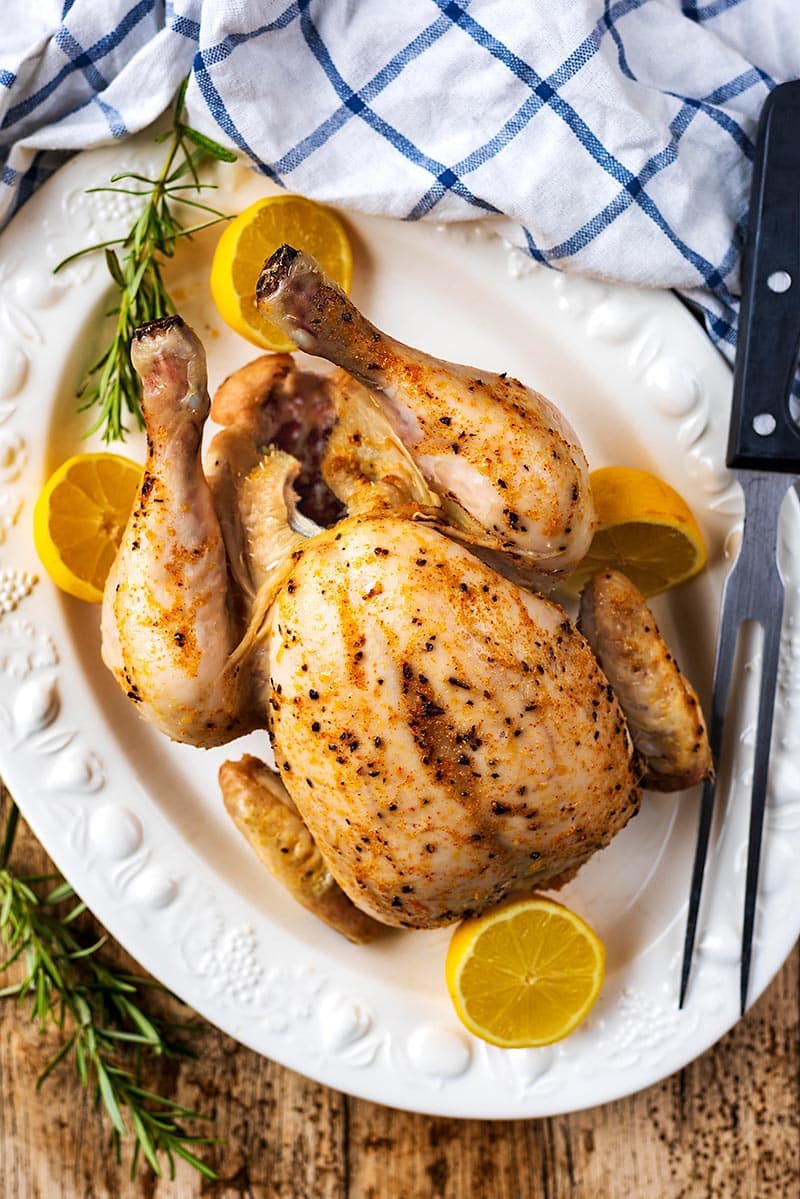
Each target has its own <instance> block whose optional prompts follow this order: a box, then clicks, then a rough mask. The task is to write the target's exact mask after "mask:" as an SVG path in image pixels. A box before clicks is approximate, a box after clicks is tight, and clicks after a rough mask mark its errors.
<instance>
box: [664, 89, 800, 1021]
mask: <svg viewBox="0 0 800 1199" xmlns="http://www.w3.org/2000/svg"><path fill="white" fill-rule="evenodd" d="M743 268H744V274H743V280H742V310H741V319H740V326H739V338H738V345H737V353H736V366H735V371H734V381H733V411H732V414H731V423H730V434H729V438H728V453H727V463H728V466H729V467H731V468H732V469H733V470H734V471H735V473H736V477H737V479H738V480H739V482H740V483H741V485H742V489H743V491H744V496H745V517H744V532H743V534H742V544H741V549H740V550H739V555H738V557H737V559H736V562H735V564H734V567H733V569H732V570H731V572H730V574H729V576H728V578H727V580H726V583H725V588H724V591H723V595H722V615H721V620H720V629H719V637H718V641H717V655H716V663H715V666H714V692H713V698H712V701H711V719H710V721H709V738H710V741H711V751H712V753H713V755H714V761H715V762H717V763H718V762H719V756H720V751H721V748H722V733H723V726H724V722H725V711H726V708H727V704H728V696H729V692H730V683H731V672H732V668H733V659H734V653H735V651H736V641H737V636H738V633H739V627H740V625H741V624H742V622H743V621H746V620H751V621H757V622H758V623H759V624H760V625H761V627H762V630H763V652H762V664H761V681H760V692H759V703H758V724H757V727H756V743H755V760H754V765H753V785H752V793H751V799H750V836H749V842H748V850H747V877H746V881H745V901H744V924H743V929H742V957H741V974H740V1002H741V1011H742V1013H744V1011H745V1008H746V1007H747V987H748V981H749V978H750V962H751V956H752V948H753V926H754V923H755V912H756V895H757V891H758V868H759V859H760V857H761V837H762V831H763V826H764V805H765V802H766V793H767V771H768V767H769V750H770V738H771V734H772V715H773V708H774V703H775V684H776V676H777V671H778V656H779V651H780V636H781V618H782V615H783V582H782V580H781V577H780V574H779V572H778V565H777V562H776V544H777V530H778V514H779V512H780V508H781V504H782V503H783V500H784V498H785V497H786V494H787V492H788V490H789V488H790V487H791V486H792V485H793V484H795V483H796V482H797V479H798V475H800V427H798V424H797V423H796V422H795V420H794V419H793V413H792V409H791V389H792V384H793V381H794V377H795V369H796V367H797V358H798V344H799V343H800V81H797V82H791V83H784V84H781V85H780V86H779V87H776V88H775V89H774V90H773V91H772V92H771V93H770V95H769V97H768V99H767V102H766V104H765V105H764V109H763V112H762V114H761V123H760V126H759V131H758V141H757V147H756V160H755V166H754V171H753V185H752V192H751V196H750V221H749V228H748V238H747V246H746V249H745V255H744V264H743ZM714 799H715V781H714V780H713V779H710V780H706V782H705V783H704V784H703V792H702V796H701V801H700V823H699V829H698V834H697V849H696V851H695V859H694V867H693V870H692V884H691V893H690V898H689V916H688V921H687V926H686V941H685V944H684V951H683V966H682V969H681V988H680V1000H679V1005H680V1006H681V1007H683V1003H684V999H685V998H686V990H687V986H688V983H689V971H690V969H691V963H692V954H693V951H694V942H695V934H696V932H697V915H698V911H699V908H700V895H701V892H702V888H703V873H704V869H705V862H706V855H707V853H708V841H709V834H710V832H711V821H712V817H713V814H714Z"/></svg>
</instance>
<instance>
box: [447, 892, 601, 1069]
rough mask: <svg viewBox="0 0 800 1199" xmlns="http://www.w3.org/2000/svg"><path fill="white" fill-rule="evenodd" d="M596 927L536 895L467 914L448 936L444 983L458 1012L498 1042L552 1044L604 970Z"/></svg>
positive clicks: (583, 1007) (576, 1016)
mask: <svg viewBox="0 0 800 1199" xmlns="http://www.w3.org/2000/svg"><path fill="white" fill-rule="evenodd" d="M605 958H606V955H605V949H604V947H603V943H602V941H601V940H600V938H599V937H598V936H597V934H596V933H595V932H594V931H593V930H592V929H591V928H590V927H589V925H588V924H586V922H585V921H584V920H581V918H580V916H576V914H575V913H574V912H571V911H570V910H569V908H565V907H564V906H563V904H560V903H556V902H555V901H554V900H552V899H546V898H545V897H544V896H541V895H531V896H529V897H527V898H524V899H516V900H511V901H509V902H507V903H505V904H502V905H501V906H500V907H497V908H494V909H493V910H492V911H491V912H487V913H486V914H485V915H483V916H477V917H475V918H474V919H472V920H465V921H464V922H463V923H462V924H460V925H459V927H458V928H457V929H456V931H455V932H454V933H453V936H452V938H451V940H450V947H449V949H448V951H447V961H446V963H445V978H446V981H447V989H448V990H449V992H450V997H451V999H452V1000H453V1004H454V1005H455V1009H456V1013H457V1014H458V1017H459V1019H460V1020H461V1021H462V1023H463V1024H464V1025H466V1027H467V1028H468V1029H469V1031H470V1032H472V1033H474V1034H475V1036H477V1037H481V1038H482V1039H483V1040H484V1041H489V1042H490V1043H491V1044H492V1045H499V1046H501V1048H503V1049H523V1048H531V1047H534V1046H537V1045H550V1044H552V1042H553V1041H560V1040H562V1038H563V1037H566V1036H568V1035H569V1033H571V1032H572V1031H573V1030H574V1029H575V1028H577V1027H578V1025H579V1024H580V1023H581V1021H582V1020H584V1019H585V1018H586V1016H587V1015H588V1014H589V1012H590V1011H591V1009H592V1007H593V1006H594V1003H595V1001H596V999H597V997H598V995H599V994H600V988H601V987H602V985H603V978H604V975H605Z"/></svg>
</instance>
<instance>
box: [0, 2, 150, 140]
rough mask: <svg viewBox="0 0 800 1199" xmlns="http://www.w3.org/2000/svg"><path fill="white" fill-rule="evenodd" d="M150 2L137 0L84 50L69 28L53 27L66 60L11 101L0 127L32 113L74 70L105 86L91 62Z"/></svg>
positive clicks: (111, 46)
mask: <svg viewBox="0 0 800 1199" xmlns="http://www.w3.org/2000/svg"><path fill="white" fill-rule="evenodd" d="M154 4H155V0H139V3H138V4H137V5H135V6H134V8H132V9H131V10H130V11H129V12H128V13H126V15H125V17H124V18H123V20H122V21H120V23H119V25H118V26H117V27H116V29H114V30H113V31H112V32H111V33H108V34H106V35H105V36H104V37H102V38H99V39H98V40H97V41H96V42H95V43H94V44H93V45H91V46H90V47H89V49H88V50H84V49H83V47H82V46H80V45H79V44H78V43H77V42H76V41H75V39H74V38H73V37H72V34H71V33H70V32H69V30H68V29H66V28H65V27H64V26H62V28H61V29H59V30H58V31H57V33H56V35H55V38H54V41H55V42H56V44H57V45H59V46H60V47H61V49H62V50H64V53H65V54H67V55H68V56H69V55H71V57H70V61H69V62H68V63H65V65H64V66H63V67H62V68H61V70H60V71H58V72H57V74H56V75H54V76H53V78H52V79H50V80H49V81H48V82H47V83H46V84H45V85H44V86H43V87H41V88H39V90H38V91H36V92H34V93H33V94H32V95H30V96H27V97H26V98H25V99H24V100H22V101H21V102H20V103H19V104H15V105H14V106H13V107H12V108H9V110H8V112H7V113H6V115H5V117H4V118H3V121H2V123H1V124H0V129H9V128H11V127H12V126H13V125H15V124H17V122H19V121H21V120H22V119H23V118H24V117H26V116H28V115H29V114H30V113H32V112H33V111H34V110H35V109H37V108H38V107H39V106H40V105H41V104H43V103H44V101H45V100H47V99H48V98H49V97H50V96H51V95H52V94H53V93H54V92H55V91H57V89H58V88H59V87H60V86H61V85H62V84H63V83H64V81H65V80H66V78H67V76H68V75H71V74H72V73H73V72H74V71H84V72H88V73H89V74H88V75H87V77H88V79H89V82H90V84H91V85H92V86H96V85H97V84H99V85H100V86H101V87H105V80H104V79H103V76H102V75H101V74H100V71H99V70H96V68H95V64H96V63H97V62H99V61H100V60H101V59H103V58H105V56H106V55H107V54H109V53H110V52H111V51H112V50H114V49H116V47H117V46H119V44H120V43H121V42H122V41H123V40H124V39H125V38H126V37H127V36H128V34H129V33H130V32H131V30H132V29H134V28H135V27H136V25H138V24H139V22H140V21H141V20H143V18H144V17H145V16H147V14H148V13H150V12H151V11H152V9H153V7H154Z"/></svg>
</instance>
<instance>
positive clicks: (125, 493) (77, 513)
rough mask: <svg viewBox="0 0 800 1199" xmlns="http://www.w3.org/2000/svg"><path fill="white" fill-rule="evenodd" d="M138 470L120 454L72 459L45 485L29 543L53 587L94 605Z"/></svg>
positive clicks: (99, 596) (129, 506) (100, 595)
mask: <svg viewBox="0 0 800 1199" xmlns="http://www.w3.org/2000/svg"><path fill="white" fill-rule="evenodd" d="M141 481H142V468H141V466H140V465H139V464H138V462H132V461H131V459H130V458H123V457H122V455H121V454H107V453H98V454H76V455H75V457H73V458H68V459H67V461H66V462H63V463H62V464H61V466H59V468H58V470H57V471H55V472H54V474H52V475H51V476H50V478H49V479H48V481H47V482H46V483H45V485H44V487H43V488H42V490H41V493H40V495H39V498H38V500H37V501H36V506H35V507H34V510H33V540H34V544H35V546H36V551H37V553H38V555H39V558H40V559H41V562H42V566H43V567H44V568H45V570H46V571H47V573H48V574H49V576H50V578H51V579H52V580H53V582H54V583H55V584H56V585H57V586H58V587H60V588H61V590H62V591H66V592H68V594H69V595H74V596H77V598H78V599H82V600H88V601H89V602H90V603H95V604H99V603H100V601H101V600H102V598H103V587H104V585H105V581H106V576H107V575H108V572H109V570H110V569H111V564H112V563H113V561H114V558H115V557H116V553H117V550H118V549H119V543H120V541H121V540H122V534H123V532H124V531H125V525H126V524H127V521H128V517H129V516H130V513H131V509H132V508H133V505H134V502H135V500H136V495H137V493H138V490H139V484H140V483H141Z"/></svg>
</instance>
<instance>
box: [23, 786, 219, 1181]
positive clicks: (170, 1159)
mask: <svg viewBox="0 0 800 1199" xmlns="http://www.w3.org/2000/svg"><path fill="white" fill-rule="evenodd" d="M18 820H19V816H18V812H17V809H16V807H15V806H13V805H12V806H11V808H10V810H9V813H8V815H7V818H6V830H5V836H4V838H3V850H2V853H3V855H4V857H3V858H2V859H0V860H2V861H3V865H2V866H1V867H0V943H1V944H2V945H3V947H4V949H5V952H6V959H5V962H3V963H2V965H0V974H5V973H6V972H7V971H8V969H9V968H11V967H13V966H14V965H15V964H16V968H17V970H18V971H19V969H20V964H21V963H24V965H23V967H22V971H21V973H22V975H23V977H21V978H20V977H17V978H16V980H13V981H9V982H8V984H7V985H6V986H4V987H2V988H0V999H3V998H9V999H15V1000H16V1002H17V1003H18V1004H22V1005H26V1004H27V1006H28V1009H29V1013H30V1018H31V1020H33V1021H34V1022H35V1023H36V1024H37V1025H38V1027H39V1029H40V1031H42V1032H44V1031H45V1030H46V1029H47V1028H48V1027H51V1028H55V1029H56V1030H59V1031H61V1032H62V1036H63V1039H62V1042H61V1044H60V1046H59V1047H58V1049H57V1050H56V1052H55V1053H54V1054H53V1056H52V1057H50V1059H49V1060H48V1061H47V1063H46V1065H45V1066H44V1068H43V1069H42V1071H41V1073H40V1074H39V1077H38V1079H37V1081H36V1086H37V1089H38V1088H39V1087H41V1086H42V1085H43V1084H44V1083H45V1082H46V1081H47V1079H48V1078H49V1077H50V1076H51V1074H53V1072H54V1071H55V1070H56V1069H57V1068H58V1066H60V1065H61V1064H62V1063H63V1062H64V1061H66V1060H67V1059H69V1058H72V1060H73V1062H74V1065H75V1070H76V1072H77V1076H78V1079H79V1081H80V1083H81V1085H82V1086H83V1087H85V1088H87V1089H91V1091H92V1093H93V1094H94V1095H95V1097H96V1099H97V1101H98V1102H99V1103H101V1104H102V1110H103V1111H104V1112H105V1113H106V1115H107V1118H108V1122H109V1125H110V1134H111V1140H112V1144H113V1147H114V1151H115V1153H116V1155H117V1158H118V1160H119V1159H120V1157H121V1152H122V1146H123V1142H124V1143H125V1144H128V1143H129V1142H132V1147H131V1176H132V1177H133V1176H135V1174H136V1171H137V1169H139V1168H140V1167H144V1164H145V1163H146V1164H147V1166H149V1168H150V1169H151V1170H152V1171H153V1172H154V1173H155V1174H156V1175H157V1176H159V1177H160V1176H161V1175H162V1173H163V1162H166V1163H167V1167H168V1171H169V1175H170V1177H172V1176H173V1175H174V1166H175V1159H176V1158H182V1159H183V1160H184V1161H186V1162H188V1164H189V1165H191V1166H193V1167H194V1169H196V1170H197V1171H198V1172H199V1173H200V1174H201V1175H202V1177H203V1178H207V1179H214V1178H215V1177H216V1174H215V1172H214V1171H213V1169H212V1168H211V1167H210V1166H208V1165H207V1164H206V1163H205V1162H203V1161H201V1159H200V1158H198V1157H197V1156H196V1154H195V1153H194V1152H193V1149H194V1147H195V1146H197V1145H205V1144H211V1143H215V1142H214V1139H213V1138H208V1137H201V1136H196V1135H194V1134H193V1133H191V1132H189V1131H187V1129H185V1128H184V1127H183V1125H182V1124H181V1123H179V1121H184V1120H186V1121H192V1122H194V1121H198V1120H206V1119H208V1116H206V1115H203V1114H202V1113H199V1112H194V1111H192V1110H191V1109H189V1108H185V1107H183V1106H182V1105H181V1104H179V1103H176V1102H175V1101H174V1100H171V1099H169V1098H167V1097H165V1096H163V1095H159V1094H158V1093H157V1092H156V1091H154V1090H151V1089H149V1088H148V1087H147V1086H146V1085H143V1084H142V1079H141V1070H142V1068H143V1066H144V1064H145V1063H146V1062H147V1061H150V1060H152V1059H155V1058H158V1057H178V1056H192V1055H193V1049H192V1047H191V1046H188V1045H184V1044H183V1043H181V1042H177V1041H173V1039H172V1031H173V1029H178V1030H179V1031H181V1032H183V1033H184V1034H195V1033H197V1032H199V1031H200V1029H199V1027H198V1025H197V1024H193V1023H185V1024H178V1023H176V1022H172V1021H169V1020H166V1019H163V1018H162V1017H161V1016H159V1015H157V1014H154V1013H152V1012H149V1011H146V1010H145V1009H144V1007H143V1006H142V1004H141V994H142V992H144V991H147V990H148V989H152V988H153V987H155V988H158V987H159V984H158V983H155V982H154V981H153V980H151V979H140V978H138V977H137V976H136V975H132V974H129V973H127V972H126V971H122V970H117V969H116V967H115V966H114V965H113V964H112V963H110V962H108V961H107V960H105V959H104V957H103V947H104V945H105V942H106V940H107V938H106V937H105V936H103V937H101V938H99V939H95V940H86V938H85V937H84V936H83V935H82V934H81V933H80V932H79V931H77V928H76V925H75V923H74V922H75V921H76V920H77V919H78V917H79V916H81V915H82V914H83V912H84V910H85V907H84V904H83V903H82V901H80V900H78V901H77V902H75V901H76V899H77V897H76V896H75V892H74V891H73V889H72V887H71V886H69V884H68V883H66V882H65V881H64V880H63V879H59V876H58V875H55V876H54V875H52V874H46V875H39V876H34V877H31V876H22V875H18V874H17V873H16V872H15V871H14V868H13V866H12V864H11V857H12V850H13V844H14V836H15V833H16V830H17V825H18ZM54 880H57V885H56V886H52V883H53V882H54ZM45 885H46V886H47V888H48V889H47V890H45V889H44V888H45ZM37 886H38V887H41V888H42V893H41V894H40V893H39V891H38V890H37V889H36V888H37ZM161 989H162V990H163V988H161ZM131 1059H132V1060H131ZM129 1063H130V1065H129Z"/></svg>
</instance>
